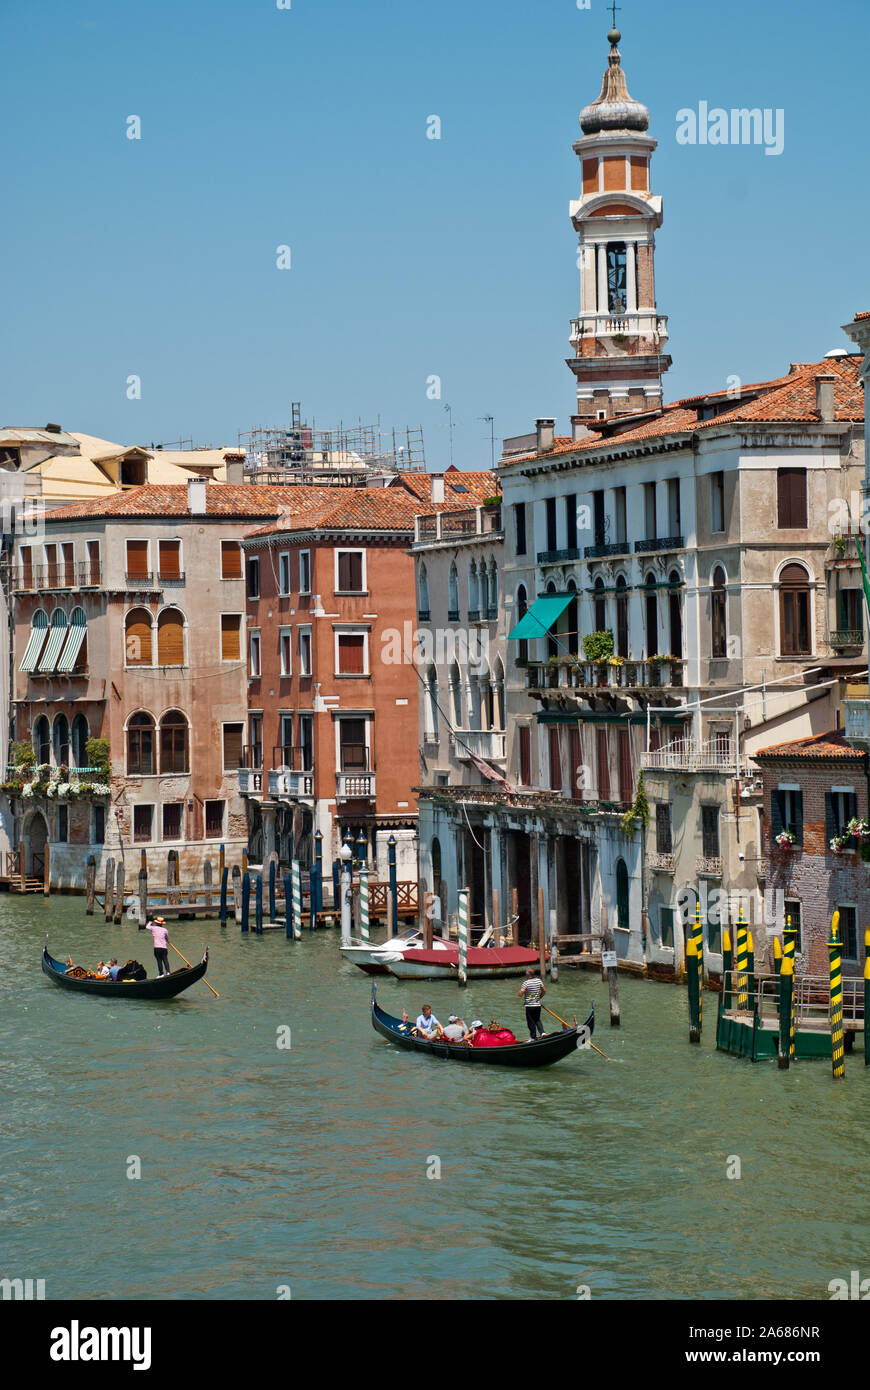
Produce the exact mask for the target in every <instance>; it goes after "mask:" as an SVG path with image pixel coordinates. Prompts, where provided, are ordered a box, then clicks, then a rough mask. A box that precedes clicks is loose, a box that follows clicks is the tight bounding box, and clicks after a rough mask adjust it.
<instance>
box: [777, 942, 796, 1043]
mask: <svg viewBox="0 0 870 1390" xmlns="http://www.w3.org/2000/svg"><path fill="white" fill-rule="evenodd" d="M796 946H797V928H796V927H793V926H792V924H791V916H788V917H786V919H785V930H784V931H783V933H782V964H783V965H785V962H786V960H790V961H791V1005H790V1008H789V1016H788V1055H789V1060H790V1061H792V1062H793V1061H794V1057H795V1052H794V987H795V967H796V964H797V960H796V955H795V948H796ZM781 971H782V966H781V967H780V973H781Z"/></svg>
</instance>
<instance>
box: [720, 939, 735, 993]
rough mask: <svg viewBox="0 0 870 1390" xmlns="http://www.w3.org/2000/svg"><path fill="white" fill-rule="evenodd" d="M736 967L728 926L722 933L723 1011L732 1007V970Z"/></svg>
mask: <svg viewBox="0 0 870 1390" xmlns="http://www.w3.org/2000/svg"><path fill="white" fill-rule="evenodd" d="M733 969H734V957H733V955H732V952H731V933H730V932H729V930H728V928H727V927H726V928H725V930H724V931H723V933H722V1010H723V1012H724V1011H725V1010H727V1009H730V1008H731V985H732V983H733V981H732V978H731V972H732V970H733Z"/></svg>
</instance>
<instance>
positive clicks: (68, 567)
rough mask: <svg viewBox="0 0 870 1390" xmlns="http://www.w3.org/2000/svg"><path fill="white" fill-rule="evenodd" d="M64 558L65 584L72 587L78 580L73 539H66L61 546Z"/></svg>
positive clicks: (65, 586)
mask: <svg viewBox="0 0 870 1390" xmlns="http://www.w3.org/2000/svg"><path fill="white" fill-rule="evenodd" d="M60 553H61V558H62V560H63V580H62V582H63V585H64V588H67V589H71V588H72V587H73V585H74V584H75V582H76V566H75V549H74V547H73V543H72V541H64V543H63V545H62V546H61V548H60Z"/></svg>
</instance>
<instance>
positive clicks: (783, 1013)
mask: <svg viewBox="0 0 870 1390" xmlns="http://www.w3.org/2000/svg"><path fill="white" fill-rule="evenodd" d="M793 1056H794V956H793V955H788V954H786V955H784V956H783V957H782V963H781V966H780V971H779V1052H778V1054H777V1066H778V1067H779V1068H780V1070H782V1071H788V1067H789V1063H790V1061H791V1059H792V1057H793Z"/></svg>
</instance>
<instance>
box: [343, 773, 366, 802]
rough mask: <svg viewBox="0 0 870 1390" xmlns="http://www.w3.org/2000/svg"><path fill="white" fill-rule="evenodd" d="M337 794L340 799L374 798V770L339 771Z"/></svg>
mask: <svg viewBox="0 0 870 1390" xmlns="http://www.w3.org/2000/svg"><path fill="white" fill-rule="evenodd" d="M335 796H336V800H338V801H355V800H357V799H361V800H370V801H373V800H374V796H375V774H374V773H373V772H337V773H336V774H335Z"/></svg>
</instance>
